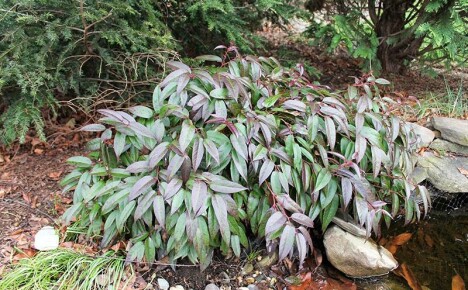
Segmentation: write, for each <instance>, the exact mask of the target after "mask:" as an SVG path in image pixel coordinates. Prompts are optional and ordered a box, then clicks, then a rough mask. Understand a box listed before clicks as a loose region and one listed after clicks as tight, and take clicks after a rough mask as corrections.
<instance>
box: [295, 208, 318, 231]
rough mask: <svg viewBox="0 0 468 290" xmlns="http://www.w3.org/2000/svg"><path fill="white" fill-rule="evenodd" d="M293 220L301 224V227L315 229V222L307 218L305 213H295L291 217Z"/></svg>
mask: <svg viewBox="0 0 468 290" xmlns="http://www.w3.org/2000/svg"><path fill="white" fill-rule="evenodd" d="M291 218H292V219H293V220H294V221H295V222H297V223H299V224H301V225H303V226H306V227H309V228H313V227H314V221H313V220H312V219H311V218H310V217H308V216H306V215H305V214H303V213H298V212H296V213H293V214H292V215H291Z"/></svg>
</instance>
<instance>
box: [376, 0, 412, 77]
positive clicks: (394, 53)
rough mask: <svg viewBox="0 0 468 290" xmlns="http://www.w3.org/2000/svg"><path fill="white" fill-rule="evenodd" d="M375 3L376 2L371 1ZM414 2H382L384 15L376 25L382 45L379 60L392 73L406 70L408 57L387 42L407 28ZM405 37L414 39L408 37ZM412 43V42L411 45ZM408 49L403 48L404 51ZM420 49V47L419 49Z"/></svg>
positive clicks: (383, 0) (393, 0) (388, 0)
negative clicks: (407, 15) (408, 12)
mask: <svg viewBox="0 0 468 290" xmlns="http://www.w3.org/2000/svg"><path fill="white" fill-rule="evenodd" d="M369 1H374V0H369ZM412 2H413V1H411V0H410V1H395V0H381V1H380V5H381V6H382V13H381V15H380V17H379V18H378V21H377V23H375V32H376V34H377V37H378V39H379V40H380V44H379V46H378V48H377V58H378V59H379V61H380V63H381V65H382V70H383V71H385V72H390V73H402V72H403V71H404V69H405V60H406V55H402V53H401V52H402V50H401V49H400V48H398V47H394V45H393V44H389V43H388V42H387V40H388V39H389V37H392V36H394V35H396V34H398V33H401V31H402V30H403V29H404V28H405V17H406V13H407V11H408V9H409V8H410V4H411V3H412ZM405 37H413V36H412V35H407V36H405ZM411 42H412V41H410V43H411ZM405 48H407V47H403V50H404V49H405ZM418 48H419V47H418Z"/></svg>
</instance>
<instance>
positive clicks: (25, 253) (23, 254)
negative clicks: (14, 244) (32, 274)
mask: <svg viewBox="0 0 468 290" xmlns="http://www.w3.org/2000/svg"><path fill="white" fill-rule="evenodd" d="M36 253H37V251H36V250H35V249H32V248H27V249H21V250H20V252H19V253H18V254H16V255H14V256H13V261H14V262H17V261H19V260H20V259H24V258H32V257H34V256H35V255H36Z"/></svg>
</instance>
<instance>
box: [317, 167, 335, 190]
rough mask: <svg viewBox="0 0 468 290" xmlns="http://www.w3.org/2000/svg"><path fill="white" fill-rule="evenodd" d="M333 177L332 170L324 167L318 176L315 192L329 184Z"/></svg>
mask: <svg viewBox="0 0 468 290" xmlns="http://www.w3.org/2000/svg"><path fill="white" fill-rule="evenodd" d="M331 178H332V175H331V173H330V171H328V169H326V168H322V169H321V170H320V172H319V174H318V176H317V180H316V181H315V187H314V192H318V191H319V190H321V189H322V188H324V187H325V186H327V185H328V183H329V182H330V180H331Z"/></svg>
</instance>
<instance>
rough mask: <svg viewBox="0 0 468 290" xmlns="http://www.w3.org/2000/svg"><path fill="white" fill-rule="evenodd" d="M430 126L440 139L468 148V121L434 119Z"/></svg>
mask: <svg viewBox="0 0 468 290" xmlns="http://www.w3.org/2000/svg"><path fill="white" fill-rule="evenodd" d="M432 124H433V125H434V128H435V129H436V130H439V131H440V133H441V135H442V138H443V139H445V140H448V141H451V142H454V143H457V144H460V145H463V146H468V120H459V119H454V118H445V117H434V118H432Z"/></svg>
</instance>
